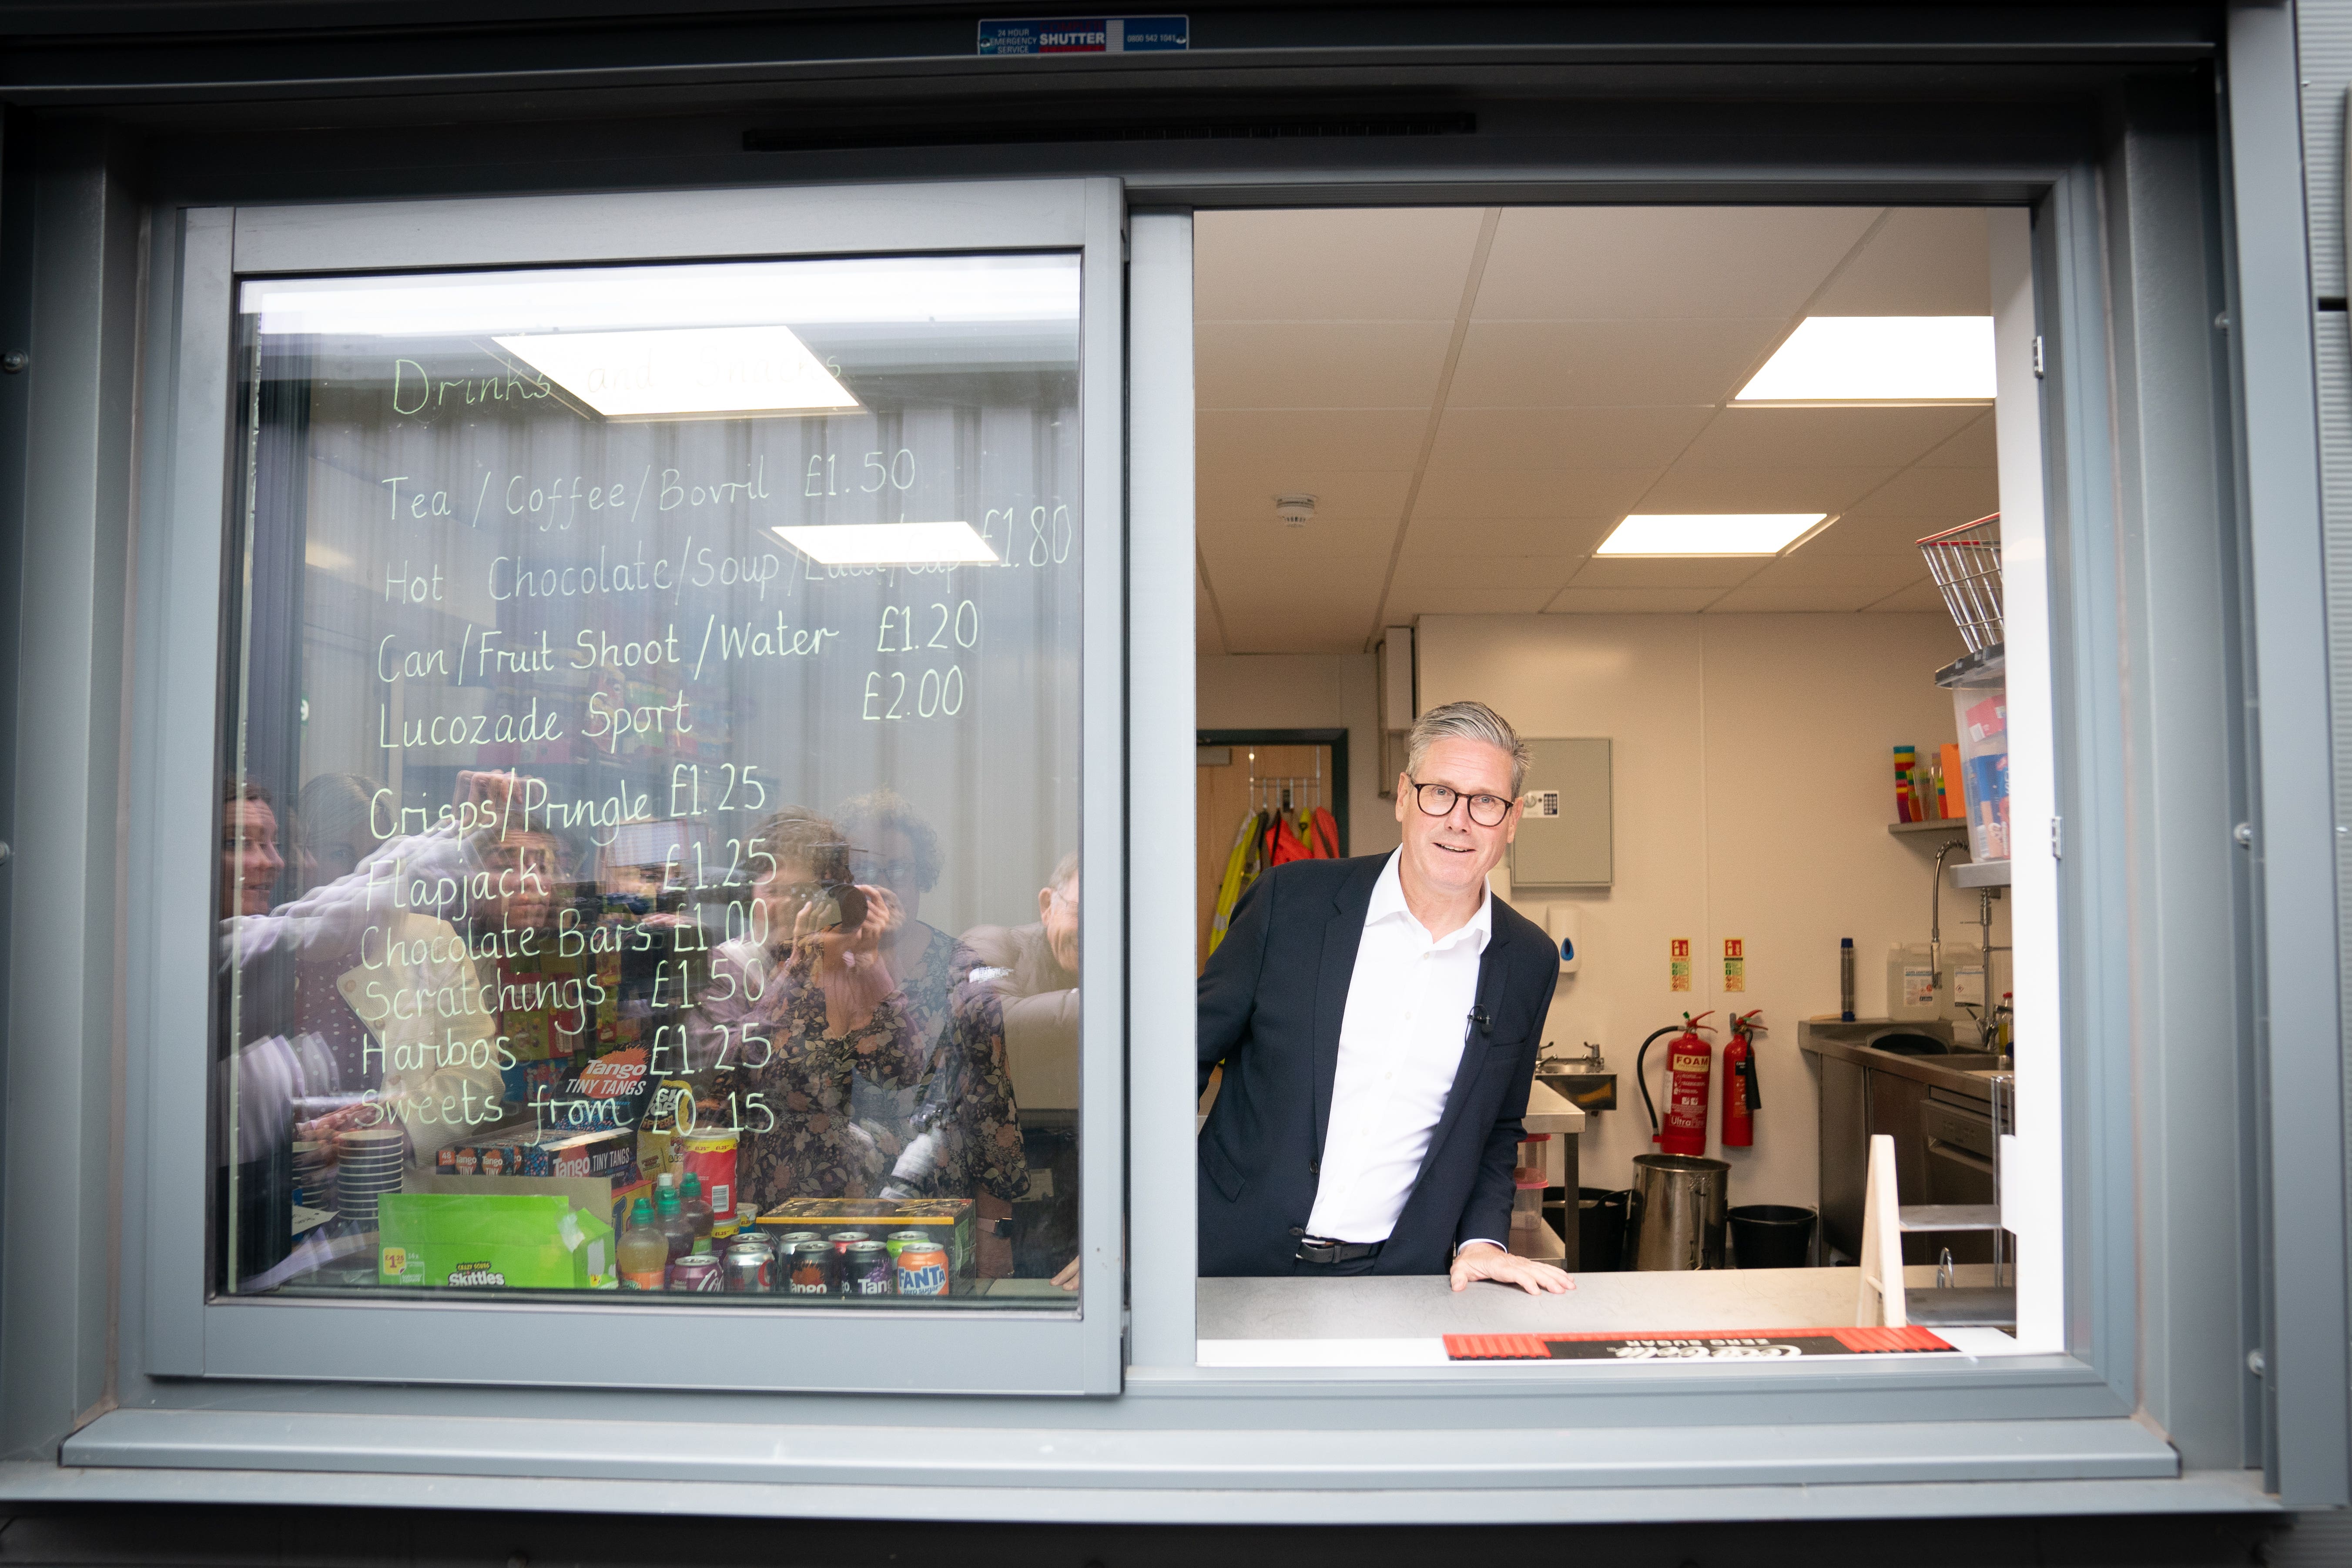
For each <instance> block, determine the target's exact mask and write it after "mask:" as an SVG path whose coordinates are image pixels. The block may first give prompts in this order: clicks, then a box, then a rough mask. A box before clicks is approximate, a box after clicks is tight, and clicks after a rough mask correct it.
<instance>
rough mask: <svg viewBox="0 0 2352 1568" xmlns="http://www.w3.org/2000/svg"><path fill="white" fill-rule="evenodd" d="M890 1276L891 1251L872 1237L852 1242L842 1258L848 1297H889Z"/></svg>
mask: <svg viewBox="0 0 2352 1568" xmlns="http://www.w3.org/2000/svg"><path fill="white" fill-rule="evenodd" d="M890 1275H891V1263H890V1249H889V1248H888V1247H886V1246H884V1245H883V1244H882V1243H881V1242H878V1241H876V1240H874V1239H873V1238H872V1237H865V1238H862V1239H860V1240H857V1241H853V1242H851V1243H850V1244H849V1247H848V1248H847V1250H845V1252H843V1254H842V1255H841V1293H842V1294H843V1295H845V1296H887V1295H888V1294H889V1293H890Z"/></svg>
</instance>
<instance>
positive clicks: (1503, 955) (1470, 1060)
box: [1405, 921, 1511, 1203]
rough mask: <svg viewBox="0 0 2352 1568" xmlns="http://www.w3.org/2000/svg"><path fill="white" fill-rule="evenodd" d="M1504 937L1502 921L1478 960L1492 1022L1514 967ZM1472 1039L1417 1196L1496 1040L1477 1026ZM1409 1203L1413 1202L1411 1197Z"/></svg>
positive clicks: (1481, 996)
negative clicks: (1509, 972)
mask: <svg viewBox="0 0 2352 1568" xmlns="http://www.w3.org/2000/svg"><path fill="white" fill-rule="evenodd" d="M1501 936H1502V931H1501V930H1500V922H1499V921H1498V922H1496V930H1494V931H1490V932H1489V933H1488V934H1487V938H1486V952H1485V953H1483V954H1481V955H1480V957H1479V960H1478V1011H1479V1012H1481V1013H1483V1014H1485V1015H1486V1016H1487V1017H1488V1018H1492V1017H1493V1016H1495V1009H1496V1006H1498V1005H1500V1004H1501V1002H1502V998H1503V979H1504V976H1505V974H1506V973H1507V972H1508V971H1509V969H1510V967H1511V962H1510V955H1509V954H1508V953H1507V952H1505V951H1504V949H1503V944H1502V942H1501V941H1500V938H1501ZM1469 1035H1470V1037H1469V1038H1468V1039H1466V1040H1465V1041H1464V1042H1463V1044H1462V1061H1461V1064H1460V1065H1459V1066H1458V1067H1456V1068H1454V1087H1453V1088H1452V1089H1448V1090H1447V1091H1446V1094H1445V1110H1444V1114H1443V1115H1441V1116H1440V1117H1438V1119H1437V1131H1434V1132H1433V1133H1431V1134H1430V1135H1429V1149H1428V1151H1427V1152H1425V1153H1423V1155H1422V1157H1421V1170H1420V1171H1419V1173H1416V1174H1415V1175H1414V1176H1413V1178H1412V1184H1413V1190H1414V1191H1415V1192H1418V1191H1419V1190H1420V1188H1421V1184H1422V1180H1423V1177H1425V1176H1427V1175H1428V1174H1429V1167H1430V1166H1431V1165H1432V1164H1433V1163H1435V1162H1436V1160H1437V1152H1438V1151H1439V1150H1440V1149H1442V1148H1444V1146H1445V1140H1446V1137H1447V1135H1448V1134H1450V1133H1451V1132H1452V1131H1454V1123H1455V1122H1457V1121H1461V1120H1462V1110H1463V1107H1464V1106H1465V1105H1466V1104H1467V1103H1468V1102H1469V1100H1470V1086H1471V1085H1472V1084H1473V1083H1475V1082H1476V1081H1477V1079H1478V1073H1479V1069H1480V1068H1484V1067H1485V1066H1486V1049H1487V1047H1488V1045H1489V1044H1490V1043H1491V1040H1492V1037H1491V1036H1490V1035H1489V1033H1488V1032H1487V1031H1486V1030H1485V1029H1481V1028H1479V1027H1477V1026H1475V1024H1474V1025H1472V1026H1470V1028H1469ZM1405 1201H1406V1202H1407V1203H1411V1202H1412V1197H1411V1195H1410V1194H1408V1195H1407V1196H1406V1199H1405Z"/></svg>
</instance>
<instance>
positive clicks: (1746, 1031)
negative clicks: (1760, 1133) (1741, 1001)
mask: <svg viewBox="0 0 2352 1568" xmlns="http://www.w3.org/2000/svg"><path fill="white" fill-rule="evenodd" d="M1762 1016H1764V1009H1763V1008H1761V1007H1759V1008H1757V1009H1756V1010H1755V1011H1753V1012H1751V1013H1734V1014H1733V1015H1732V1016H1731V1043H1730V1044H1729V1045H1727V1046H1726V1047H1723V1146H1724V1147H1725V1148H1727V1149H1745V1148H1747V1147H1748V1145H1749V1144H1751V1143H1753V1142H1756V1112H1757V1111H1758V1110H1761V1109H1762V1108H1763V1105H1764V1097H1763V1095H1762V1094H1760V1093H1759V1092H1758V1090H1757V1088H1756V1039H1755V1037H1757V1036H1758V1035H1760V1034H1762V1033H1764V1026H1763V1025H1761V1024H1759V1023H1758V1022H1757V1021H1756V1020H1757V1019H1759V1018H1760V1017H1762Z"/></svg>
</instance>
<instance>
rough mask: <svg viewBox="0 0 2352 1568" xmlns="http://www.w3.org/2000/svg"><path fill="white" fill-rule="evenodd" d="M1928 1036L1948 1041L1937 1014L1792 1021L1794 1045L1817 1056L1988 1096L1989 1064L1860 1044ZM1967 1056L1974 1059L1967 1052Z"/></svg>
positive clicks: (1949, 1028)
mask: <svg viewBox="0 0 2352 1568" xmlns="http://www.w3.org/2000/svg"><path fill="white" fill-rule="evenodd" d="M1890 1034H1906V1035H1927V1036H1931V1037H1934V1038H1936V1039H1939V1040H1942V1041H1944V1042H1945V1043H1946V1044H1947V1045H1949V1044H1950V1043H1951V1040H1952V1026H1951V1025H1949V1024H1948V1023H1945V1022H1944V1021H1943V1020H1942V1019H1940V1018H1930V1019H1926V1020H1923V1021H1920V1022H1916V1023H1914V1022H1910V1021H1907V1020H1900V1021H1898V1020H1894V1019H1887V1018H1863V1019H1857V1020H1856V1021H1855V1022H1853V1023H1851V1024H1849V1023H1845V1022H1843V1020H1841V1019H1835V1018H1806V1019H1803V1020H1801V1022H1800V1023H1799V1024H1798V1025H1797V1048H1798V1049H1799V1050H1801V1051H1806V1052H1810V1053H1811V1055H1814V1056H1817V1057H1830V1058H1834V1059H1835V1060H1838V1061H1843V1062H1852V1063H1853V1065H1854V1066H1856V1067H1858V1068H1868V1069H1869V1070H1870V1071H1872V1072H1884V1073H1892V1074H1894V1075H1895V1077H1897V1078H1907V1079H1912V1080H1913V1081H1914V1082H1916V1083H1925V1084H1931V1085H1933V1086H1935V1087H1936V1088H1937V1089H1950V1090H1952V1091H1953V1092H1955V1093H1958V1094H1965V1095H1967V1096H1969V1098H1970V1099H1972V1100H1986V1099H1989V1098H1990V1096H1991V1094H1992V1090H1991V1089H1989V1088H1987V1087H1986V1083H1985V1080H1986V1079H1989V1078H1990V1077H1992V1075H1993V1071H1994V1069H1993V1068H1989V1067H1986V1068H1960V1067H1953V1066H1949V1065H1948V1064H1947V1063H1945V1062H1942V1061H1938V1060H1937V1058H1934V1057H1898V1056H1895V1055H1894V1054H1892V1053H1891V1052H1887V1051H1874V1050H1872V1049H1870V1048H1869V1047H1868V1045H1867V1044H1866V1043H1865V1042H1867V1041H1869V1040H1872V1039H1874V1038H1876V1037H1879V1036H1881V1035H1890ZM1969 1059H1976V1057H1975V1053H1969Z"/></svg>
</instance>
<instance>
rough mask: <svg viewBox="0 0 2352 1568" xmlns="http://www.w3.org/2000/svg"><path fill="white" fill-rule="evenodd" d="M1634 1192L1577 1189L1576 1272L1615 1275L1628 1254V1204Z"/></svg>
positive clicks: (1599, 1188)
mask: <svg viewBox="0 0 2352 1568" xmlns="http://www.w3.org/2000/svg"><path fill="white" fill-rule="evenodd" d="M1632 1196H1633V1194H1632V1193H1631V1192H1618V1193H1612V1192H1611V1191H1610V1190H1609V1189H1608V1188H1606V1187H1579V1188H1577V1189H1576V1245H1577V1248H1578V1252H1577V1258H1576V1271H1577V1272H1578V1273H1579V1274H1613V1273H1615V1272H1616V1271H1617V1269H1618V1268H1619V1266H1620V1265H1621V1264H1622V1261H1623V1259H1624V1255H1625V1204H1626V1200H1627V1199H1629V1198H1631V1197H1632Z"/></svg>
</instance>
